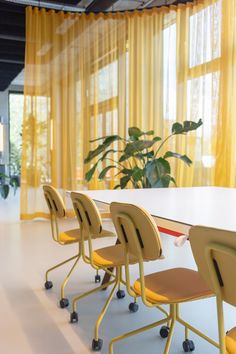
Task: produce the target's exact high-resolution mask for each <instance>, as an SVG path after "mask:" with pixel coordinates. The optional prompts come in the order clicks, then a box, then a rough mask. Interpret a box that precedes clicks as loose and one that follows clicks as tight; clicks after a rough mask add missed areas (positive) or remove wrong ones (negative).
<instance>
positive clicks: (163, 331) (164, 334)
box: [160, 326, 170, 338]
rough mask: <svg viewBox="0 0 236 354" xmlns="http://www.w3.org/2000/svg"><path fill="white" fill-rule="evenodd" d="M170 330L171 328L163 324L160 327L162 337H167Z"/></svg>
mask: <svg viewBox="0 0 236 354" xmlns="http://www.w3.org/2000/svg"><path fill="white" fill-rule="evenodd" d="M169 332H170V328H169V327H168V326H162V327H161V329H160V336H161V338H167V337H168V335H169Z"/></svg>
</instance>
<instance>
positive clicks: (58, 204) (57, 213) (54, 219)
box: [43, 185, 114, 308]
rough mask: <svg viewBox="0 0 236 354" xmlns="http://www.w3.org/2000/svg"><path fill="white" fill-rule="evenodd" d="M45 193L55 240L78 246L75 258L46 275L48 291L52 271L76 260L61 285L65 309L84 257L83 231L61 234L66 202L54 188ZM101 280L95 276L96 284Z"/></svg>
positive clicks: (51, 285)
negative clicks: (67, 290) (68, 287)
mask: <svg viewBox="0 0 236 354" xmlns="http://www.w3.org/2000/svg"><path fill="white" fill-rule="evenodd" d="M43 191H44V196H45V199H46V202H47V205H48V208H49V211H50V221H51V230H52V237H53V240H54V241H56V242H58V243H59V244H60V245H68V244H72V243H77V244H78V252H77V254H76V255H75V256H73V257H71V258H69V259H67V260H65V261H63V262H61V263H59V264H57V265H55V266H54V267H52V268H50V269H48V270H47V271H46V275H45V278H46V281H45V288H46V289H47V290H48V289H51V288H52V287H53V283H52V281H50V280H48V274H49V273H50V272H51V271H52V270H54V269H56V268H58V267H60V266H62V265H64V264H66V263H68V262H70V261H72V260H74V259H75V262H74V264H73V266H72V267H71V269H70V271H69V273H68V274H67V276H66V277H65V279H64V281H63V283H62V285H61V299H60V307H61V308H65V307H67V306H68V305H69V300H68V299H67V298H66V297H65V286H66V284H67V282H68V280H69V278H70V276H71V274H72V272H73V270H74V269H75V267H76V265H77V263H78V262H79V259H80V257H81V255H82V253H81V250H82V239H81V230H80V229H73V230H68V231H63V232H59V225H58V219H62V218H64V217H65V216H66V210H65V205H64V202H63V200H62V198H61V196H60V194H59V193H58V192H57V190H56V189H55V188H53V187H52V186H50V185H44V186H43ZM100 236H101V235H100V234H99V237H100ZM104 236H114V234H113V233H112V232H110V231H104V232H103V233H102V237H104ZM92 237H93V238H96V237H98V235H97V234H93V235H92ZM100 280H101V279H100V275H99V274H98V273H97V274H96V276H95V282H96V283H98V282H100Z"/></svg>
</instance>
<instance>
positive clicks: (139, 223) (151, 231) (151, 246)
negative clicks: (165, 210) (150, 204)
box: [111, 202, 162, 260]
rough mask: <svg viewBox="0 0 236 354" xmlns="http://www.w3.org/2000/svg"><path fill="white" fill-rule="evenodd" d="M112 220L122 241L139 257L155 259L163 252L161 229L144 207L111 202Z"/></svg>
mask: <svg viewBox="0 0 236 354" xmlns="http://www.w3.org/2000/svg"><path fill="white" fill-rule="evenodd" d="M111 215H112V220H113V223H114V225H115V228H116V232H117V235H118V238H119V240H120V242H121V243H122V244H124V245H127V246H128V250H129V252H130V253H132V254H133V255H134V256H136V257H137V258H138V259H140V256H141V258H142V259H144V260H155V259H158V258H160V256H161V254H162V243H161V239H160V235H159V231H158V228H157V225H156V223H155V222H154V220H153V218H152V216H151V215H150V214H149V213H148V212H147V211H146V210H145V209H143V208H141V207H139V206H137V205H133V204H126V203H116V202H113V203H111Z"/></svg>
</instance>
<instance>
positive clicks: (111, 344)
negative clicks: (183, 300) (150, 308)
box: [109, 317, 170, 354]
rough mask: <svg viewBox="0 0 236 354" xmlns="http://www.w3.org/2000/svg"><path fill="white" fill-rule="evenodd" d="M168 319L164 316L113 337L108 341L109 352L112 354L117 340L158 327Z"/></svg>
mask: <svg viewBox="0 0 236 354" xmlns="http://www.w3.org/2000/svg"><path fill="white" fill-rule="evenodd" d="M169 320H170V317H168V318H164V319H163V320H160V321H158V322H154V323H151V324H149V325H147V326H144V327H141V328H138V329H135V330H134V331H130V332H127V333H125V334H123V335H121V336H118V337H115V338H113V339H112V340H111V341H110V343H109V354H113V345H114V343H116V342H119V341H120V340H123V339H126V338H128V337H131V336H134V335H136V334H139V333H142V332H145V331H148V330H149V329H152V328H155V327H158V326H160V325H162V324H163V323H166V322H168V321H169Z"/></svg>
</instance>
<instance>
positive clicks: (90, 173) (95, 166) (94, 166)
mask: <svg viewBox="0 0 236 354" xmlns="http://www.w3.org/2000/svg"><path fill="white" fill-rule="evenodd" d="M98 162H99V161H98ZM98 162H97V163H95V164H94V165H93V167H92V168H91V169H90V170H89V171H88V172H87V173H86V174H85V179H86V181H88V182H89V181H91V179H92V177H93V175H94V172H95V171H96V168H97V165H98Z"/></svg>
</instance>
